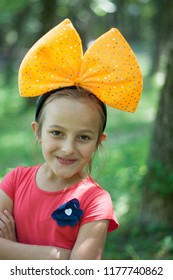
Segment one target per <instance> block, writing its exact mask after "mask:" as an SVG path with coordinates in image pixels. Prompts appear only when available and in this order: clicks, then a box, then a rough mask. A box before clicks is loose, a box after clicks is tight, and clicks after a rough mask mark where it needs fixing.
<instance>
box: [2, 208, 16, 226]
mask: <svg viewBox="0 0 173 280" xmlns="http://www.w3.org/2000/svg"><path fill="white" fill-rule="evenodd" d="M4 214H5V215H6V217H7V218H8V219H9V220H10V222H11V224H12V225H14V224H15V220H14V218H13V215H12V214H11V213H10V212H9V211H8V210H4Z"/></svg>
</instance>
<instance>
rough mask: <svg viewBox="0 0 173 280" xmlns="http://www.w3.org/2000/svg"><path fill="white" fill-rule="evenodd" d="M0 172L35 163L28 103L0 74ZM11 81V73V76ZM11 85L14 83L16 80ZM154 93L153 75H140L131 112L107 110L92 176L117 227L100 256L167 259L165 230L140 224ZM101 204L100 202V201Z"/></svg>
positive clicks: (172, 251)
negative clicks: (137, 97)
mask: <svg viewBox="0 0 173 280" xmlns="http://www.w3.org/2000/svg"><path fill="white" fill-rule="evenodd" d="M0 79H1V80H0V82H1V85H2V86H1V88H0V96H1V97H0V102H1V104H3V106H1V111H0V118H1V132H0V143H1V145H0V177H3V176H4V175H5V174H6V173H7V172H8V170H9V169H11V168H14V167H16V166H17V165H33V164H36V163H38V162H39V158H40V153H39V148H38V147H37V145H36V142H35V139H34V136H33V133H32V131H31V128H30V123H31V121H32V120H33V114H34V108H33V107H32V106H31V107H30V108H28V107H27V106H26V100H25V99H22V98H19V97H18V94H16V93H17V91H18V89H17V88H16V87H15V86H14V83H13V84H11V85H6V86H4V85H3V84H2V77H0ZM14 82H16V77H15V76H14ZM16 84H17V82H16ZM158 97H159V85H158V84H157V83H156V77H149V78H146V80H145V83H144V92H143V95H142V98H141V102H140V104H139V107H138V110H137V112H136V113H135V114H129V113H125V112H121V111H117V110H113V109H111V108H109V109H108V125H107V130H106V132H107V134H108V138H107V140H106V141H105V143H104V145H103V148H102V149H100V150H99V151H98V153H97V155H96V156H95V159H94V164H93V176H94V178H95V179H96V180H97V181H98V183H99V184H100V185H101V186H103V187H104V188H105V189H106V190H108V191H109V193H110V194H111V197H112V200H113V204H114V208H115V212H116V215H117V218H118V221H119V223H120V227H119V229H118V230H116V231H115V232H112V233H110V234H109V235H108V239H107V242H106V248H105V253H104V259H171V258H172V257H173V245H172V244H173V242H172V241H173V238H172V235H171V232H170V230H169V229H166V228H160V227H159V228H158V227H156V226H154V225H153V227H148V228H141V227H140V225H139V209H140V201H141V188H140V182H141V180H142V178H143V176H144V174H145V172H146V170H147V156H148V150H149V147H150V141H151V135H152V129H153V122H154V119H155V113H156V108H157V103H158ZM105 207H106V205H105Z"/></svg>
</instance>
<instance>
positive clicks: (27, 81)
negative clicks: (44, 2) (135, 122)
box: [19, 19, 142, 112]
mask: <svg viewBox="0 0 173 280" xmlns="http://www.w3.org/2000/svg"><path fill="white" fill-rule="evenodd" d="M69 86H79V87H83V88H85V89H87V90H89V91H90V92H92V93H93V94H94V95H96V96H97V98H99V99H100V100H101V101H103V102H104V103H105V104H107V105H109V106H111V107H114V108H117V109H120V110H123V111H129V112H134V111H135V110H136V107H137V104H138V102H139V99H140V95H141V92H142V74H141V71H140V68H139V65H138V62H137V60H136V57H135V55H134V53H133V51H132V49H131V48H130V46H129V45H128V43H127V42H126V40H125V39H124V38H123V36H122V35H121V33H120V32H119V31H118V30H117V29H116V28H112V29H110V30H109V31H108V32H106V33H105V34H103V35H102V36H100V37H99V38H98V39H97V40H95V41H94V43H93V44H92V45H91V46H90V47H89V48H88V50H87V51H86V52H85V54H84V55H83V50H82V43H81V39H80V37H79V34H78V33H77V31H76V30H75V28H74V27H73V25H72V23H71V22H70V20H69V19H66V20H64V21H63V22H61V23H60V24H59V25H57V26H56V27H54V28H53V29H51V30H50V31H49V32H48V33H47V34H45V35H44V36H43V37H42V38H41V39H40V40H38V41H37V42H36V43H35V45H34V46H33V47H32V48H31V49H30V50H29V51H28V53H27V54H26V56H25V58H24V59H23V61H22V63H21V66H20V69H19V90H20V94H21V95H22V96H24V97H32V96H39V95H42V94H44V93H47V92H50V91H52V90H55V89H58V88H63V87H69Z"/></svg>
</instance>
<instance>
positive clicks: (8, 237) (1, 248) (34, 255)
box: [0, 190, 108, 260]
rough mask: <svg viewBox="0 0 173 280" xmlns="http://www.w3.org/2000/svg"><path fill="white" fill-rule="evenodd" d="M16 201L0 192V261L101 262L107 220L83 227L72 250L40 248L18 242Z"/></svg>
mask: <svg viewBox="0 0 173 280" xmlns="http://www.w3.org/2000/svg"><path fill="white" fill-rule="evenodd" d="M12 208H13V202H12V200H11V199H10V198H9V197H8V196H7V195H6V194H5V193H4V192H3V191H2V190H0V259H4V260H5V259H15V260H16V259H30V260H34V259H36V260H39V259H44V260H46V259H51V260H67V259H71V260H76V259H78V260H80V259H81V260H82V259H83V260H87V259H88V260H94V259H101V256H102V253H103V249H104V245H105V240H106V236H107V227H108V221H107V220H101V221H95V222H91V223H87V224H85V225H83V226H81V228H80V230H79V234H78V238H77V240H76V243H75V245H74V247H73V249H72V250H67V249H64V248H59V247H55V246H37V245H28V244H22V243H18V242H17V238H16V233H15V221H14V218H13V216H12V214H11V213H12Z"/></svg>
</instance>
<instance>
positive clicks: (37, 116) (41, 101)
mask: <svg viewBox="0 0 173 280" xmlns="http://www.w3.org/2000/svg"><path fill="white" fill-rule="evenodd" d="M67 90H70V94H71V90H73V92H76V91H77V92H78V93H79V97H81V96H82V94H83V96H84V94H85V95H88V96H90V97H91V98H93V99H94V100H95V101H96V102H95V103H97V104H99V105H100V107H101V109H102V112H103V116H104V121H103V127H102V132H103V131H104V130H105V127H106V122H107V108H106V105H105V104H104V103H103V102H102V101H101V100H99V99H98V98H97V97H96V96H95V95H93V94H92V93H90V92H89V91H87V90H86V89H83V88H79V87H66V88H61V89H57V90H53V91H51V92H48V93H45V94H43V95H41V96H40V97H39V98H38V100H37V105H36V112H35V121H36V122H39V119H40V115H41V112H42V109H43V107H44V106H43V105H44V104H45V101H46V100H48V98H49V97H50V96H51V95H52V96H53V94H55V93H56V92H59V94H61V93H62V94H63V93H64V94H66V95H67ZM62 94H61V96H62Z"/></svg>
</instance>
